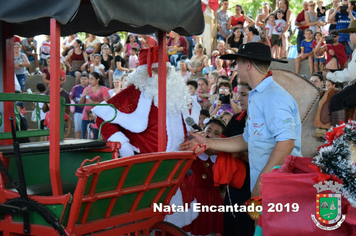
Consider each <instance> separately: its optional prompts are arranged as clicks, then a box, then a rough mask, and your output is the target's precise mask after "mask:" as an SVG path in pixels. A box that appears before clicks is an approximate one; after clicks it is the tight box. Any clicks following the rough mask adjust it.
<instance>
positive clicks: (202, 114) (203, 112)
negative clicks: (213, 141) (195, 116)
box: [198, 109, 210, 128]
mask: <svg viewBox="0 0 356 236" xmlns="http://www.w3.org/2000/svg"><path fill="white" fill-rule="evenodd" d="M208 117H210V114H209V111H208V110H207V109H201V110H200V115H199V124H198V125H199V126H200V127H202V128H204V126H205V125H204V120H205V119H206V118H208Z"/></svg>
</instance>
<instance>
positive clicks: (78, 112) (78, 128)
mask: <svg viewBox="0 0 356 236" xmlns="http://www.w3.org/2000/svg"><path fill="white" fill-rule="evenodd" d="M88 82H89V79H88V74H87V73H86V72H85V73H82V76H81V77H80V84H78V85H75V86H74V87H73V88H72V90H71V91H70V93H69V97H70V99H71V100H72V101H73V102H74V103H75V104H78V103H79V100H80V98H81V96H82V94H83V90H84V89H85V88H86V87H88ZM82 116H83V107H81V106H75V107H74V137H75V139H80V138H81V137H82V135H81V133H82Z"/></svg>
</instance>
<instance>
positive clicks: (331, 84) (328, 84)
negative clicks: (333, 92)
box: [325, 79, 336, 90]
mask: <svg viewBox="0 0 356 236" xmlns="http://www.w3.org/2000/svg"><path fill="white" fill-rule="evenodd" d="M335 87H336V83H335V82H333V81H331V80H328V79H327V80H326V82H325V89H326V90H329V89H330V88H332V89H334V88H335Z"/></svg>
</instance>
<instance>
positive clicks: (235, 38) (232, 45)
mask: <svg viewBox="0 0 356 236" xmlns="http://www.w3.org/2000/svg"><path fill="white" fill-rule="evenodd" d="M243 39H244V34H243V33H242V30H241V28H239V27H235V28H234V31H233V33H232V34H231V35H229V36H228V37H227V38H226V48H227V49H231V50H234V51H235V52H237V50H238V49H239V47H240V45H241V44H242V43H243Z"/></svg>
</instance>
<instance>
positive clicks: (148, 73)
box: [92, 47, 201, 227]
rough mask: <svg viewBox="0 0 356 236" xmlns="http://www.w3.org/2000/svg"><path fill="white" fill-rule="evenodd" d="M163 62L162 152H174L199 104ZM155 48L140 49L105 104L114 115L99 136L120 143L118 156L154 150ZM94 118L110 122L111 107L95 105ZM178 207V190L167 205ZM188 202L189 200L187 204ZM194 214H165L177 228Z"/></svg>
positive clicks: (180, 199) (155, 134) (189, 220)
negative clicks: (117, 90)
mask: <svg viewBox="0 0 356 236" xmlns="http://www.w3.org/2000/svg"><path fill="white" fill-rule="evenodd" d="M166 63H167V96H166V99H167V111H166V131H167V132H166V133H167V146H166V151H177V150H178V148H179V144H180V143H182V142H183V141H184V140H185V137H186V135H187V130H189V129H190V128H191V127H190V126H188V125H187V124H186V123H185V119H186V117H188V116H190V117H192V118H193V119H194V121H195V122H196V123H198V120H199V114H200V109H201V107H200V105H199V104H198V103H197V102H196V101H195V100H192V99H191V97H190V95H189V93H188V88H187V86H186V84H185V83H184V80H183V78H182V77H181V76H180V74H178V73H177V72H176V71H175V68H174V67H172V66H171V65H170V63H169V62H168V57H167V58H166ZM157 67H158V47H152V48H147V49H141V51H140V55H139V67H138V68H137V69H136V70H135V71H134V72H132V73H130V74H129V76H128V78H127V88H126V89H124V90H123V91H121V92H120V93H118V94H116V95H115V96H114V97H112V98H111V99H109V100H108V101H107V102H102V104H105V103H108V104H113V105H114V106H115V107H116V111H117V115H116V117H115V119H114V120H113V121H111V122H110V123H107V124H104V125H103V127H102V130H101V135H102V137H103V138H104V139H105V140H108V141H116V142H120V143H121V149H120V150H119V154H120V156H121V157H127V156H132V155H134V153H135V152H136V153H141V154H143V153H151V152H157V151H158V74H157ZM92 112H93V113H94V114H95V115H96V116H97V119H96V122H97V125H98V127H99V125H100V124H101V123H103V122H104V121H108V120H111V119H112V118H113V117H114V116H115V111H114V109H113V108H112V107H111V106H97V107H95V108H93V109H92ZM172 202H174V204H176V205H182V204H183V202H182V196H181V192H180V190H178V191H177V193H176V195H175V196H174V197H173V198H172V201H171V203H172ZM189 202H190V201H189ZM196 217H197V213H192V212H191V211H190V212H188V214H176V213H175V214H173V215H169V216H168V219H166V220H167V221H170V222H172V223H174V224H176V225H177V226H179V227H183V226H185V225H188V224H190V222H191V221H192V220H193V219H195V218H196Z"/></svg>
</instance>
